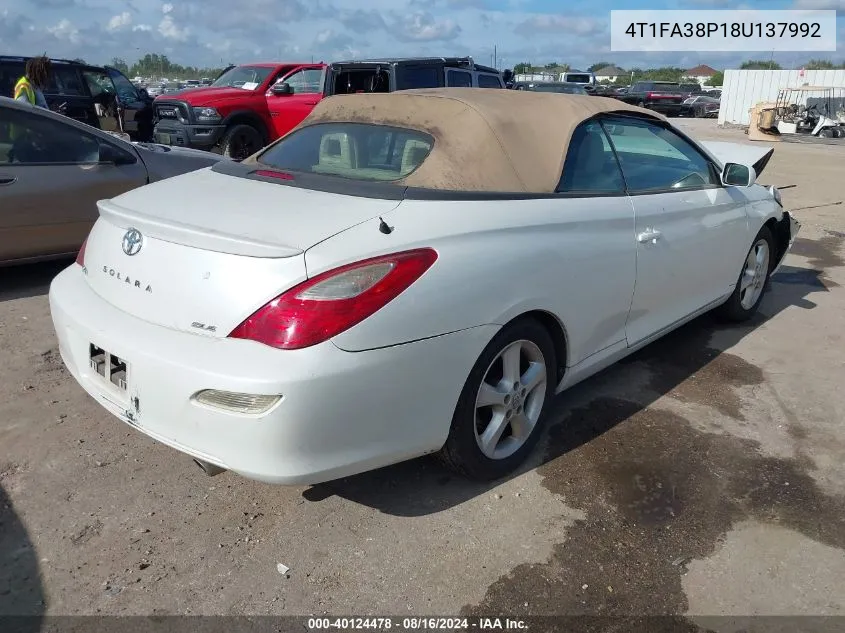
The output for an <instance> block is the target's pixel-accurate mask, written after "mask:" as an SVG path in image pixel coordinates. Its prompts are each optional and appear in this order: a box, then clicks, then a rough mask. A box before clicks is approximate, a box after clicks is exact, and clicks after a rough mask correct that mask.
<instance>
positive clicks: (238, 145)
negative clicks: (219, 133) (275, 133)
mask: <svg viewBox="0 0 845 633" xmlns="http://www.w3.org/2000/svg"><path fill="white" fill-rule="evenodd" d="M262 147H264V139H263V138H262V137H261V132H259V131H258V130H256V129H255V128H254V127H252V126H251V125H247V124H246V123H238V124H236V125H233V126H232V127H230V128H229V129H228V130H226V134H224V135H223V140H222V141H221V142H220V149H221V151H222V154H223V156H225V157H226V158H231V159H233V160H243V159H244V158H247V157H249V156H252V155H253V154H255V152H257V151H258V150H260V149H261V148H262Z"/></svg>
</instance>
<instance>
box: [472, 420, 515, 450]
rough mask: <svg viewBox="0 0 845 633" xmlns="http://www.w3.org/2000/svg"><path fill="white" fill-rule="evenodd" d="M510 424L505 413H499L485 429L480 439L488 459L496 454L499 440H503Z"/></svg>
mask: <svg viewBox="0 0 845 633" xmlns="http://www.w3.org/2000/svg"><path fill="white" fill-rule="evenodd" d="M508 424H510V422H509V420H508V418H507V416H506V415H505V412H504V411H497V412H496V413H494V414H493V417H492V419H491V420H490V422H489V423H488V424H487V428H485V429H484V433H482V434H481V436H480V437H479V442H480V445H481V450H482V451H483V452H484V454H485V455H487V456H488V457H493V456H494V455H495V454H496V447H497V446H498V444H499V440H500V439H502V433H504V432H505V429H506V428H508Z"/></svg>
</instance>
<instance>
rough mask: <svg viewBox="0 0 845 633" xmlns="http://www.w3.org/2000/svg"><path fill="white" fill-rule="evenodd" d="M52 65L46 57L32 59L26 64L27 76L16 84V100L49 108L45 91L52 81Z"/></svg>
mask: <svg viewBox="0 0 845 633" xmlns="http://www.w3.org/2000/svg"><path fill="white" fill-rule="evenodd" d="M51 72H52V64H50V59H49V58H48V57H46V56H44V55H42V56H40V57H32V58H31V59H29V60H28V61H27V62H26V69H25V74H24V76H23V77H21V78H20V79H18V82H17V83H16V84H15V96H14V98H15V99H16V100H19V101H26V102H27V103H31V104H32V105H34V106H38V107H41V108H47V109H49V107H48V106H47V100H46V99H45V98H44V92H43V91H44V89H45V88H46V87H47V82H48V81H49V80H50V73H51Z"/></svg>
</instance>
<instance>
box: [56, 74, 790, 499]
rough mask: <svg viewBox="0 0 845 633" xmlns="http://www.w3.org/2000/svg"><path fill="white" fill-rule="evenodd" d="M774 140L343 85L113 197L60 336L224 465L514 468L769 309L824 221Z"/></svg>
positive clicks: (180, 440)
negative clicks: (658, 342)
mask: <svg viewBox="0 0 845 633" xmlns="http://www.w3.org/2000/svg"><path fill="white" fill-rule="evenodd" d="M772 152H773V150H772V149H771V148H769V147H763V148H760V147H758V146H748V145H733V144H725V143H716V144H707V143H698V142H695V141H693V140H692V139H690V138H688V137H687V136H685V135H684V134H683V133H681V132H680V131H678V130H677V129H675V128H674V127H672V125H671V124H669V123H668V122H667V121H666V120H665V119H664V118H662V117H660V116H659V115H656V114H655V113H654V112H651V111H648V110H643V109H639V108H635V107H632V106H627V105H626V104H623V103H621V102H619V101H617V100H614V99H605V98H599V97H583V96H575V95H560V94H545V93H535V92H516V91H509V90H482V89H473V90H466V89H461V88H455V89H433V90H420V91H405V92H395V93H392V94H369V95H354V96H337V97H331V98H329V99H326V100H324V101H322V102H321V103H320V104H319V105H318V106H317V107H316V108H315V109H314V111H313V112H312V114H311V115H310V116H309V117H308V118H307V119H306V120H305V121H304V122H303V124H302V125H301V126H300V127H298V128H297V129H295V130H294V131H293V132H291V133H290V134H288V135H287V136H285V137H284V138H282V139H280V140H279V141H277V142H276V143H274V144H272V145H270V146H269V147H267V148H265V149H264V150H262V151H261V152H259V153H258V154H256V155H255V156H253V157H251V158H249V159H247V160H246V161H244V162H242V163H231V164H230V163H228V162H227V163H220V164H219V165H216V166H214V167H212V168H208V169H204V170H200V171H197V172H194V173H190V174H186V175H184V176H179V177H176V178H172V179H169V180H165V181H163V182H159V183H155V184H152V185H148V186H145V187H142V188H140V189H136V190H134V191H131V192H129V193H125V194H123V195H121V196H119V197H117V198H114V199H112V200H104V201H101V202H100V203H99V211H100V217H99V219H98V221H97V223H96V224H95V226H94V228H93V229H92V231H91V233H90V235H89V237H88V240H87V243H86V245H85V246H84V247H83V249H82V251H81V252H80V254H79V258H78V260H77V263H76V264H75V265H72V266H71V267H70V268H68V269H67V270H65V271H63V272H62V273H61V274H60V275H59V276H58V277H57V278H56V279H55V281H54V282H53V284H52V287H51V289H50V305H51V309H52V315H53V320H54V323H55V328H56V332H57V334H58V338H59V343H60V350H61V354H62V358H63V359H64V361H65V363H66V365H67V367H68V369H69V370H70V372H71V373H72V374H73V376H74V377H75V378H76V379H77V380H78V381H79V383H80V384H81V385H82V386H83V387H84V389H85V390H86V391H87V392H88V393H89V394H91V395H92V396H93V397H94V398H95V399H96V400H97V401H98V402H100V403H101V404H102V405H103V406H104V407H105V408H106V409H108V410H109V411H110V412H111V413H113V414H114V415H115V416H117V417H118V418H119V419H121V420H122V421H124V422H126V423H128V424H130V425H132V426H133V427H134V428H136V429H138V430H139V431H141V432H142V433H145V434H147V435H149V436H150V437H153V438H155V439H157V440H159V441H161V442H163V443H165V444H167V445H169V446H171V447H173V448H176V449H177V450H180V451H183V452H185V453H187V454H189V455H191V456H192V457H193V458H194V460H195V461H196V462H197V463H198V464H200V465H201V466H202V467H203V468H204V469H205V470H206V472H208V473H215V472H220V471H222V470H225V469H228V470H232V471H234V472H237V473H239V474H241V475H244V476H246V477H251V478H255V479H259V480H264V481H270V482H278V483H287V484H292V483H316V482H320V481H325V480H329V479H333V478H337V477H340V476H346V475H350V474H353V473H358V472H361V471H365V470H368V469H372V468H376V467H380V466H385V465H387V464H391V463H394V462H398V461H401V460H405V459H409V458H412V457H416V456H419V455H424V454H427V453H439V454H440V456H442V457H443V458H444V460H445V461H446V462H447V463H448V464H450V465H451V466H452V467H454V468H455V469H457V470H458V471H459V472H462V473H464V474H466V475H468V476H471V477H475V478H486V479H492V478H497V477H501V476H503V475H506V474H507V473H509V472H511V471H513V470H514V469H515V468H516V467H517V466H518V465H519V464H520V462H522V461H523V460H524V459H525V457H526V455H527V454H528V452H529V451H531V449H532V447H533V446H534V445H535V443H536V441H537V439H538V437H539V436H540V435H541V430H542V428H543V425H544V422H545V420H544V413H545V412H546V410H547V409H548V408H549V405H550V402H551V400H552V398H553V396H554V395H555V394H556V393H558V392H560V391H563V390H564V389H566V388H567V387H570V386H571V385H573V384H575V383H577V382H579V381H580V380H583V379H584V378H586V377H588V376H589V375H591V374H593V373H595V372H597V371H598V370H600V369H602V368H604V367H606V366H608V365H609V364H611V363H613V362H614V361H616V360H618V359H620V358H622V357H623V356H625V355H627V354H630V353H631V352H632V351H633V350H636V349H637V348H640V347H642V346H644V345H646V344H648V343H649V342H650V341H654V340H655V339H656V338H658V337H660V336H662V335H663V334H665V333H667V332H669V331H670V330H672V329H673V328H676V327H678V326H680V325H681V324H683V323H684V322H686V321H689V320H690V319H692V318H693V317H695V316H696V315H699V314H702V313H703V312H705V311H708V310H711V309H714V308H717V309H718V311H719V313H720V314H722V315H723V316H724V317H726V318H728V319H733V320H742V319H747V318H748V317H749V316H751V315H752V314H753V313H754V312H755V311H756V310H757V307H758V305H759V303H760V300H761V297H762V295H763V292H764V290H765V289H766V282H767V279H768V277H769V276H770V275H771V274H772V273H773V272H774V271H775V269H776V268H777V267H778V265H779V264H780V263H781V261H782V260H783V258H784V256H785V254H786V252H787V250H788V249H789V247H790V245H791V243H792V240H793V239H794V236H795V233H796V231H797V230H798V224H797V223H796V222H795V221H794V220H793V219H792V218H791V217H790V216H789V214H788V213H787V212H785V211H784V210H783V208H782V206H781V202H780V196H779V194H778V191H777V190H776V189H775V188H774V187H764V186H761V185H758V184H755V180H756V178H757V177H758V175H759V173H760V172H761V170H762V169H763V167H764V166H765V164H766V162H767V161H768V159H769V157H770V156H771V154H772Z"/></svg>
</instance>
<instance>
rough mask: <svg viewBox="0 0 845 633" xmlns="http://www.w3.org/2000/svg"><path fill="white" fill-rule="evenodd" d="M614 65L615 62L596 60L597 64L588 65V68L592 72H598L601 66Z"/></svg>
mask: <svg viewBox="0 0 845 633" xmlns="http://www.w3.org/2000/svg"><path fill="white" fill-rule="evenodd" d="M612 65H613V64H611V63H610V62H596V63H595V64H593V65H592V66H588V67H587V70H589V71H590V72H591V73H594V72H596V71H597V70H598V69H599V68H604V67H605V66H612Z"/></svg>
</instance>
